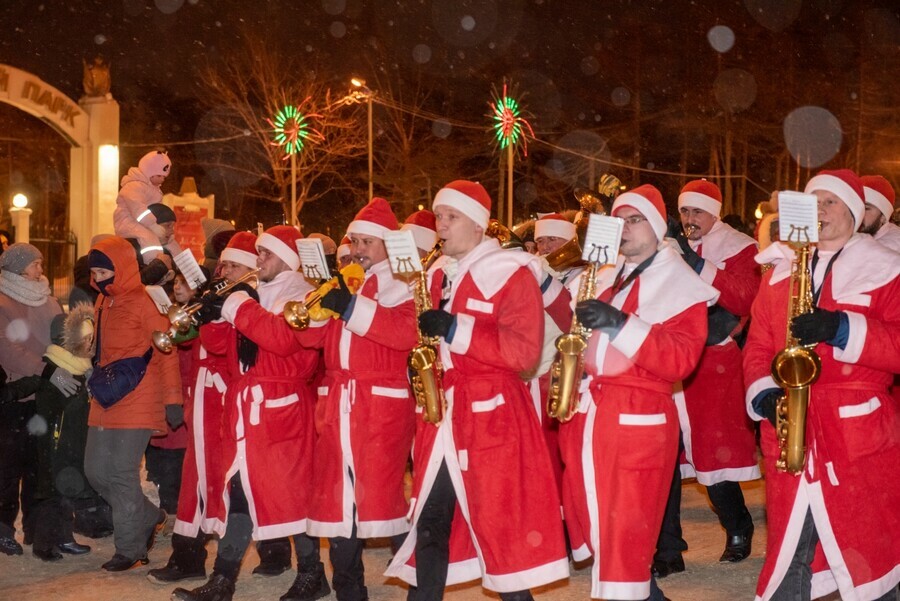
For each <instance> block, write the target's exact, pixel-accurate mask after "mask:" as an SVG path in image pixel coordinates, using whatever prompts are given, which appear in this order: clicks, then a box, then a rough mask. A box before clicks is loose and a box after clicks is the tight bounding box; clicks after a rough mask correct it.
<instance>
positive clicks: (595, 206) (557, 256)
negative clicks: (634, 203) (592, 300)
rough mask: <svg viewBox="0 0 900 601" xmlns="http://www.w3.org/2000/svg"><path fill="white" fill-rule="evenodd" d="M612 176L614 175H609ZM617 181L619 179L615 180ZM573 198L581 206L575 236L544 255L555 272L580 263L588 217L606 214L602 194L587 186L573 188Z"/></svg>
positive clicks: (613, 195) (605, 201)
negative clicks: (594, 214) (593, 214)
mask: <svg viewBox="0 0 900 601" xmlns="http://www.w3.org/2000/svg"><path fill="white" fill-rule="evenodd" d="M610 177H613V178H614V176H610ZM616 181H617V182H618V181H619V180H616ZM574 194H575V198H576V199H577V200H578V204H579V205H580V206H581V211H580V212H579V213H578V217H577V218H576V219H575V232H576V234H575V237H574V238H572V239H571V240H569V241H568V242H566V243H565V244H563V245H562V246H560V247H559V248H557V249H556V250H554V251H553V252H551V253H547V256H546V257H545V258H546V259H547V264H548V265H550V268H551V269H553V270H554V271H557V272H564V271H566V270H567V269H571V268H572V267H577V266H579V265H582V264H583V263H584V262H583V261H582V260H581V249H582V244H581V243H582V241H583V240H584V233H585V232H586V231H587V224H588V217H589V216H590V215H591V214H592V213H596V214H597V215H606V208H605V207H606V203H607V202H608V201H607V200H606V199H605V198H604V197H603V196H601V195H600V194H597V193H596V192H594V191H593V190H589V189H588V188H575V192H574ZM610 194H611V196H610V197H609V198H615V196H616V195H615V194H614V193H612V192H611V193H610Z"/></svg>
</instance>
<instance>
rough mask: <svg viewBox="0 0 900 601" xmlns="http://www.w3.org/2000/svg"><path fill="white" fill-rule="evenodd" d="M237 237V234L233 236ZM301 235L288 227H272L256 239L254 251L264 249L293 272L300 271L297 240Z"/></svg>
mask: <svg viewBox="0 0 900 601" xmlns="http://www.w3.org/2000/svg"><path fill="white" fill-rule="evenodd" d="M235 235H237V234H235ZM301 238H303V234H301V233H300V232H298V231H297V228H295V227H292V226H290V225H274V226H272V227H270V228H269V229H267V230H266V231H264V232H263V233H262V234H260V236H259V238H257V239H256V249H257V251H258V250H259V249H260V248H265V249H266V250H268V251H269V252H271V253H274V254H275V256H277V257H278V258H279V259H281V260H282V261H284V264H285V265H287V266H288V267H290V268H291V269H292V270H293V271H297V270H298V269H300V255H298V254H297V240H300V239H301Z"/></svg>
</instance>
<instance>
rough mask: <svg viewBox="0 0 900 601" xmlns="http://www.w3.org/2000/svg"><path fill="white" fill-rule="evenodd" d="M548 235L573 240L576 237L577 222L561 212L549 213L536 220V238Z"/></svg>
mask: <svg viewBox="0 0 900 601" xmlns="http://www.w3.org/2000/svg"><path fill="white" fill-rule="evenodd" d="M547 236H553V237H554V238H562V239H564V240H571V239H572V238H574V237H575V224H574V223H572V222H571V221H569V220H568V219H566V218H565V217H563V216H562V215H560V214H559V213H547V214H546V215H543V216H542V217H541V218H540V219H538V220H537V221H535V222H534V239H535V240H537V239H538V238H545V237H547Z"/></svg>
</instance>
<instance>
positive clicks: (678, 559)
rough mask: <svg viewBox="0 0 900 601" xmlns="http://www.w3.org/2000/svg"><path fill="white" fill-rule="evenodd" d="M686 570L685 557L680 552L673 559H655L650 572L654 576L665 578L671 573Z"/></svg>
mask: <svg viewBox="0 0 900 601" xmlns="http://www.w3.org/2000/svg"><path fill="white" fill-rule="evenodd" d="M683 571H684V558H683V557H682V556H681V555H680V554H679V555H677V556H675V557H673V558H672V559H654V560H653V564H652V565H651V566H650V573H651V574H653V576H654V578H665V577H666V576H668V575H670V574H677V573H679V572H683Z"/></svg>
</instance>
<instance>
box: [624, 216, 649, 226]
mask: <svg viewBox="0 0 900 601" xmlns="http://www.w3.org/2000/svg"><path fill="white" fill-rule="evenodd" d="M622 221H624V222H625V225H637V224H639V223H643V222H644V221H647V218H646V217H644V216H643V215H632V216H631V217H623V218H622Z"/></svg>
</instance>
